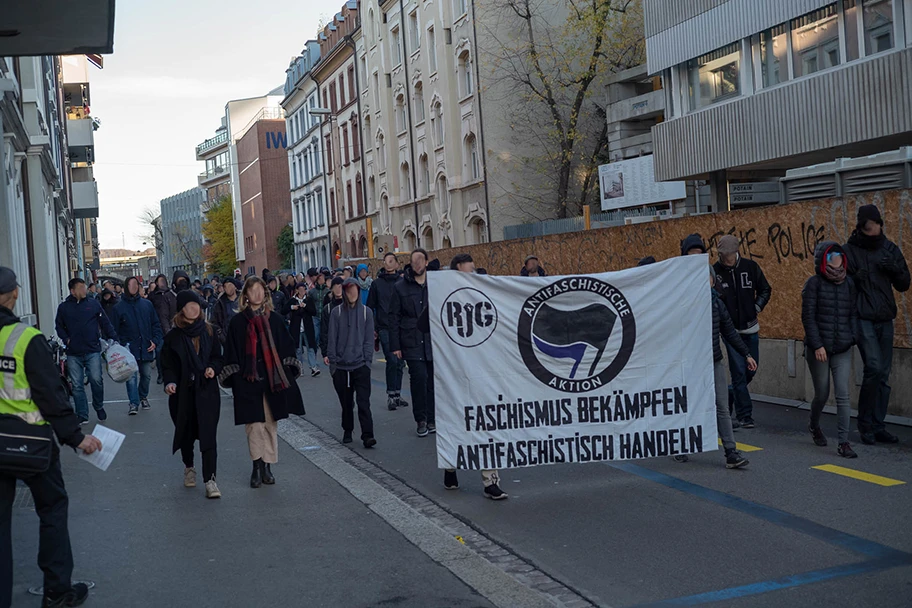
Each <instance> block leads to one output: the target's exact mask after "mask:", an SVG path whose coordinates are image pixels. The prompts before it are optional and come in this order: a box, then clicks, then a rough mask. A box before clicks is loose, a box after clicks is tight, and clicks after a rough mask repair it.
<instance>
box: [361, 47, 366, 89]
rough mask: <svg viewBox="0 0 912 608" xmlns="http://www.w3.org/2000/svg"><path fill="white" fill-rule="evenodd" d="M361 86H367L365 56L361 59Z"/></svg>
mask: <svg viewBox="0 0 912 608" xmlns="http://www.w3.org/2000/svg"><path fill="white" fill-rule="evenodd" d="M361 84H362V86H366V85H367V56H362V57H361ZM362 93H363V91H362Z"/></svg>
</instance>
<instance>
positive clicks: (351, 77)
mask: <svg viewBox="0 0 912 608" xmlns="http://www.w3.org/2000/svg"><path fill="white" fill-rule="evenodd" d="M348 99H349V101H353V100H354V99H355V66H354V65H350V66H348Z"/></svg>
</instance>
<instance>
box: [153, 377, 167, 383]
mask: <svg viewBox="0 0 912 608" xmlns="http://www.w3.org/2000/svg"><path fill="white" fill-rule="evenodd" d="M164 382H165V381H164V380H162V377H161V376H159V377H158V378H157V379H156V380H155V383H156V384H164Z"/></svg>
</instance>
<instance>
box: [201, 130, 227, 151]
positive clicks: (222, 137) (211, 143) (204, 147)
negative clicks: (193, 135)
mask: <svg viewBox="0 0 912 608" xmlns="http://www.w3.org/2000/svg"><path fill="white" fill-rule="evenodd" d="M227 141H228V131H227V130H225V131H221V132H220V133H219V134H218V135H216V136H215V137H210V138H209V139H207V140H206V141H204V142H203V143H201V144H200V145H198V146H197V147H196V154H197V156H199V155H200V154H202V153H204V152H207V151H208V150H211V149H212V148H215V147H216V146H219V145H221V144H223V143H225V142H227Z"/></svg>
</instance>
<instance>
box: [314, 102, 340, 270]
mask: <svg viewBox="0 0 912 608" xmlns="http://www.w3.org/2000/svg"><path fill="white" fill-rule="evenodd" d="M309 112H310V113H311V114H312V115H314V116H324V117H325V118H326V119H327V120H329V122H330V123H331V124H330V136H331V138H332V144H331V145H332V157H333V158H332V160H333V165H335V164H336V159H338V160H339V161H340V162H339V170H336V167H335V166H334V167H333V168H332V170H333V174H334V175H335V179H334V181H335V193H336V202H335V207H336V220H337V222H338V225H339V227H338V230H339V255H340V258H341V254H342V243H343V242H344V240H345V217H344V215H343V212H344V211H345V209H344V206H343V204H342V175H341V168H342V163H341V159H342V152H341V150H340V147H341V144H340V142H339V120H338V116H336V114H335V113H334V112H333V111H332V110H331V109H329V108H310V110H309ZM332 123H335V128H333V127H332ZM320 141H321V142H322V141H323V122H322V121H321V122H320ZM326 168H327V163H324V171H323V175H324V183H325V179H326V178H325V176H326ZM326 198H327V203H328V202H329V201H328V199H329V193H328V192H327V193H326ZM326 239H327V240H328V241H329V256H330V259H332V260H335V256H336V252H335V250H334V249H333V241H332V232H331V231H330V230H329V228H327V230H326ZM332 265H333V267H335V262H333V264H332Z"/></svg>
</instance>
